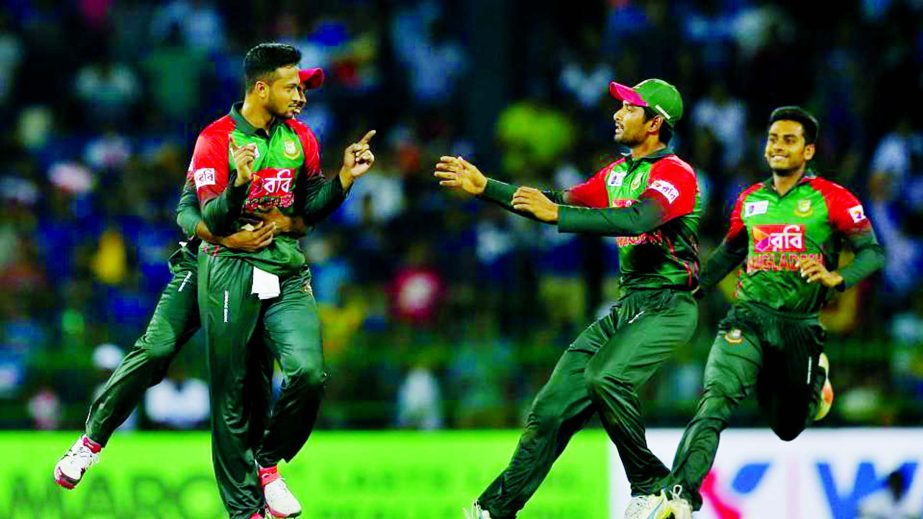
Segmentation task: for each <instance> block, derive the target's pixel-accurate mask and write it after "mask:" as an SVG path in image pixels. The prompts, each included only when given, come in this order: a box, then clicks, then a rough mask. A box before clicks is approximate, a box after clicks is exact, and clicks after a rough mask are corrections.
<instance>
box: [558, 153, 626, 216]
mask: <svg viewBox="0 0 923 519" xmlns="http://www.w3.org/2000/svg"><path fill="white" fill-rule="evenodd" d="M615 164H617V163H612V164H609V165H608V166H606V167H604V168H603V169H601V170H599V171H597V172H596V174H594V175H593V176H592V177H590V178H588V179H587V180H586V182H583V183H582V184H577V185H576V186H573V187H571V188H569V189H568V190H567V191H566V194H565V196H564V201H565V202H566V203H567V204H570V205H579V206H584V207H596V208H600V209H601V208H604V207H608V205H609V193H608V192H607V191H606V175H607V174H608V173H609V172H610V171H612V166H614V165H615Z"/></svg>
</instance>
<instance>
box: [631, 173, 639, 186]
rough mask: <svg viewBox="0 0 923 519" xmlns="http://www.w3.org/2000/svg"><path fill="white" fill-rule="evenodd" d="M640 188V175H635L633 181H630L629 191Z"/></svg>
mask: <svg viewBox="0 0 923 519" xmlns="http://www.w3.org/2000/svg"><path fill="white" fill-rule="evenodd" d="M639 187H641V175H636V176H635V179H634V180H632V181H631V189H632V190H636V189H638V188H639Z"/></svg>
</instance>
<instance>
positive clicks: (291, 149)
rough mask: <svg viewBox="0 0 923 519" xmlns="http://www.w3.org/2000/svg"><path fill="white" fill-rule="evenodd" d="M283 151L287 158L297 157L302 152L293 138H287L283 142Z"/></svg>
mask: <svg viewBox="0 0 923 519" xmlns="http://www.w3.org/2000/svg"><path fill="white" fill-rule="evenodd" d="M282 153H283V154H284V155H285V157H286V158H289V159H297V158H298V155H300V154H301V152H300V151H299V150H298V146H297V145H296V144H295V141H293V140H286V141H285V142H284V143H283V144H282Z"/></svg>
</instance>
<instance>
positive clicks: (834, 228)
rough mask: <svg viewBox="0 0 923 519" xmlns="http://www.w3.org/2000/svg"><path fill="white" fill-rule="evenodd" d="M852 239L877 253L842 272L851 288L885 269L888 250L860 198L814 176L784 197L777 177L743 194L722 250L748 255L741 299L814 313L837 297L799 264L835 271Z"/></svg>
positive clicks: (855, 244) (741, 280)
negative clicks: (882, 249) (775, 181)
mask: <svg viewBox="0 0 923 519" xmlns="http://www.w3.org/2000/svg"><path fill="white" fill-rule="evenodd" d="M847 241H849V242H851V243H852V244H853V247H854V248H856V249H858V250H859V251H861V250H862V249H869V250H874V251H875V252H874V254H872V255H870V256H869V257H868V258H866V257H862V256H860V255H859V254H857V257H856V261H853V264H851V265H850V266H849V267H852V268H849V267H847V268H844V269H843V270H841V271H840V274H841V275H842V276H843V279H844V285H845V287H849V286H852V285H853V284H855V283H856V282H858V281H859V280H860V279H862V278H863V277H865V276H867V275H868V274H869V273H870V272H871V271H874V270H877V268H879V267H880V265H881V261H882V259H881V258H882V255H881V252H880V247H879V246H878V244H877V241H876V239H875V233H874V231H873V230H872V226H871V223H870V222H869V220H868V218H867V217H866V216H865V211H864V210H863V208H862V204H861V203H860V202H859V200H858V199H857V198H856V197H855V196H854V195H853V194H852V193H850V192H849V191H848V190H847V189H846V188H844V187H842V186H840V185H838V184H835V183H833V182H831V181H829V180H826V179H823V178H820V177H817V176H814V175H813V174H806V175H805V176H804V177H802V178H801V180H800V181H799V182H798V183H797V184H796V185H795V186H794V187H793V188H792V189H791V190H790V191H789V192H788V193H786V194H785V195H783V196H780V195H779V194H778V193H777V192H776V190H775V189H774V188H773V183H772V179H770V180H767V181H765V182H760V183H758V184H755V185H753V186H751V187H750V188H748V189H746V190H745V191H743V192H742V193H741V194H740V196H739V197H738V198H737V202H736V203H735V205H734V209H733V212H732V214H731V226H730V229H729V230H728V233H727V236H726V237H725V239H724V243H723V244H722V246H724V247H727V248H730V249H735V250H740V251H743V250H745V251H746V263H745V266H744V268H742V269H741V271H740V274H739V282H738V289H737V298H738V301H740V302H756V303H760V304H762V305H766V306H769V307H771V308H774V309H776V310H783V311H787V312H798V313H809V314H812V313H817V312H818V311H820V308H821V306H823V304H824V303H825V302H826V300H827V298H828V297H829V296H830V295H831V294H830V291H829V289H827V288H826V287H824V286H823V285H822V284H821V283H817V282H815V283H808V282H807V281H806V280H805V279H804V278H802V277H801V272H800V268H799V266H798V263H799V261H801V260H803V259H806V258H812V259H815V260H817V261H820V262H822V263H823V264H824V265H825V266H826V267H827V268H828V269H829V270H835V269H836V268H837V265H838V260H839V254H840V252H841V250H842V247H843V245H844V243H845V242H847ZM859 251H857V252H859ZM709 263H711V262H709ZM845 287H844V288H845Z"/></svg>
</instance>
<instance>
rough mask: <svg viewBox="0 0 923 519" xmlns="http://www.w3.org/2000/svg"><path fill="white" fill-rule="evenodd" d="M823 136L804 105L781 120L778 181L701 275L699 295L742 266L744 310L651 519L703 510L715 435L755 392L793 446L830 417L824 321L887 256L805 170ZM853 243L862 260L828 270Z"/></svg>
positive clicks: (740, 218) (860, 220)
mask: <svg viewBox="0 0 923 519" xmlns="http://www.w3.org/2000/svg"><path fill="white" fill-rule="evenodd" d="M817 132H818V123H817V119H815V118H814V116H813V115H811V114H810V113H808V112H807V111H805V110H803V109H801V108H799V107H796V106H786V107H782V108H778V109H776V110H774V111H773V112H772V115H771V116H770V118H769V132H768V138H767V141H766V150H765V157H766V162H767V163H768V164H769V168H770V169H771V170H772V178H770V179H768V180H766V181H764V182H760V183H758V184H755V185H753V186H751V187H750V188H748V189H746V190H745V191H744V192H743V193H741V194H740V196H739V197H738V198H737V203H736V204H735V206H734V209H733V212H732V214H731V228H730V230H728V233H727V236H726V237H725V238H724V241H723V242H722V243H721V245H720V246H719V248H718V249H717V250H716V251H715V252H714V253H713V254H712V255H711V257H709V259H708V263H707V264H706V266H705V269H704V270H703V271H702V276H701V283H702V288H710V287H712V286H714V285H715V284H717V283H718V281H720V280H721V279H722V278H724V277H725V276H726V275H728V274H729V273H730V272H731V271H733V270H734V269H735V268H737V267H738V265H740V264H741V263H742V262H743V263H744V265H743V267H744V268H742V269H741V271H740V279H739V285H738V291H737V301H736V303H735V304H734V306H733V307H732V308H731V310H730V312H729V313H728V315H727V317H726V318H725V319H724V320H723V321H722V322H721V324H720V325H719V328H718V329H719V332H718V336H717V337H716V338H715V342H714V343H713V344H712V347H711V352H710V354H709V357H708V363H707V365H706V367H705V393H704V395H703V396H702V399H701V400H699V405H698V409H697V410H696V414H695V417H694V418H693V419H692V421H691V422H690V423H689V425H688V426H687V427H686V432H685V434H684V435H683V438H682V440H681V441H680V444H679V448H678V450H677V452H676V457H675V459H674V461H673V471H672V473H671V474H670V477H669V478H668V480H667V484H666V485H664V491H662V492H661V493H660V494H658V495H656V496H654V497H653V498H652V499H650V500H649V502H648V512H649V517H651V518H664V517H669V516H670V514H671V513H673V514H674V515H675V517H676V518H677V519H688V518H691V517H692V510H693V509H696V510H697V509H699V507H701V505H702V498H701V496H700V494H699V489H700V487H701V486H702V481H703V480H704V479H705V476H706V474H707V473H708V471H709V469H711V466H712V463H714V460H715V454H716V452H717V450H718V436H719V435H720V433H721V431H722V430H724V429H725V428H726V427H727V424H728V420H729V419H730V417H731V413H732V412H733V411H734V409H735V408H736V407H737V405H738V404H739V403H740V401H741V400H742V399H743V398H744V397H746V396H747V395H748V394H750V393H751V392H752V391H753V390H754V389H755V390H756V396H757V400H758V401H759V404H760V407H761V408H762V410H763V412H764V413H765V414H766V415H767V416H768V418H769V424H770V427H772V430H773V431H774V432H775V433H776V435H777V436H778V437H779V438H781V439H782V440H784V441H791V440H793V439H795V438H796V437H797V436H798V435H799V434H801V431H803V430H804V429H805V427H807V426H808V425H809V424H810V423H811V422H813V421H814V420H819V419H821V418H823V417H824V416H825V415H826V414H827V412H828V411H829V410H830V406H831V405H832V403H833V388H832V386H831V384H830V365H829V362H828V360H827V356H826V355H825V354H824V353H823V347H824V339H825V333H824V328H823V326H821V324H820V322H819V320H818V312H819V311H820V309H821V306H823V304H824V303H825V302H826V301H827V299H828V298H829V297H830V296H831V295H832V293H833V292H836V291H842V290H844V289H846V288H849V287H851V286H854V285H855V284H856V283H858V282H859V281H862V280H863V279H865V278H866V277H868V276H869V275H870V274H872V273H873V272H875V271H876V270H878V269H880V268H881V267H882V266H883V264H884V254H883V251H882V250H881V247H880V246H879V245H878V242H877V240H876V239H875V233H874V232H873V230H872V226H871V224H870V223H869V220H868V218H867V217H866V216H865V212H864V211H863V209H862V204H860V203H859V201H858V200H857V199H856V197H855V196H854V195H853V194H852V193H850V192H849V191H848V190H847V189H845V188H844V187H842V186H839V185H837V184H835V183H833V182H830V181H829V180H825V179H823V178H820V177H818V176H816V175H815V174H814V173H813V172H812V171H811V170H810V168H809V167H808V161H810V160H811V158H812V157H813V156H814V152H815V143H816V141H817ZM847 243H848V244H849V245H850V246H851V247H852V249H853V250H854V251H855V252H856V256H855V258H854V259H853V261H852V262H851V263H850V264H849V265H847V266H845V267H843V268H842V269H839V270H830V268H835V267H836V266H837V265H838V257H839V253H840V251H841V249H842V248H843V246H844V245H845V244H847ZM666 490H670V491H671V493H672V495H671V496H670V498H669V499H668V498H667V496H666ZM645 517H647V516H645Z"/></svg>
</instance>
